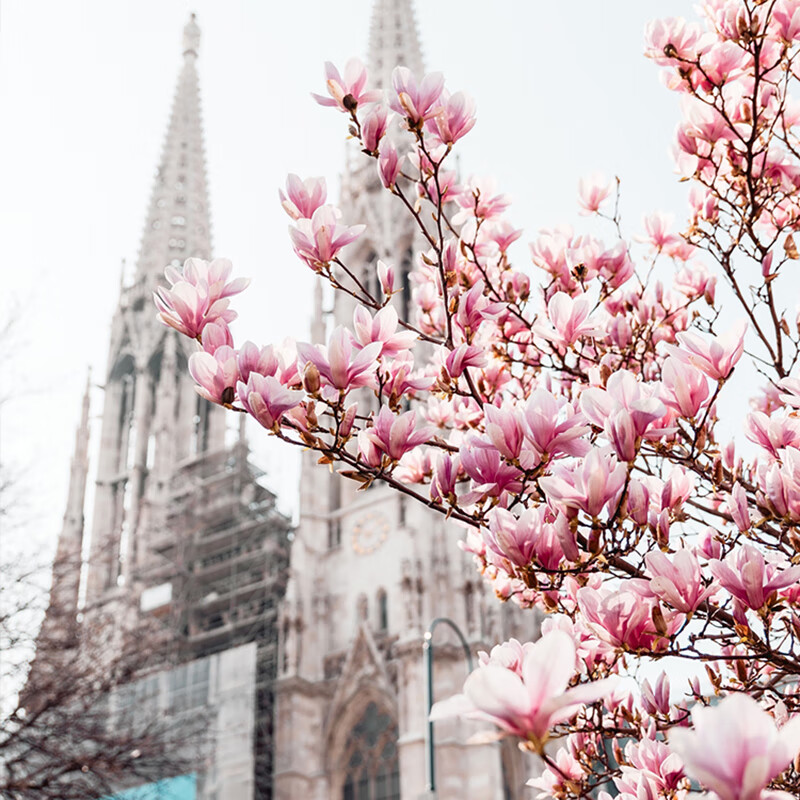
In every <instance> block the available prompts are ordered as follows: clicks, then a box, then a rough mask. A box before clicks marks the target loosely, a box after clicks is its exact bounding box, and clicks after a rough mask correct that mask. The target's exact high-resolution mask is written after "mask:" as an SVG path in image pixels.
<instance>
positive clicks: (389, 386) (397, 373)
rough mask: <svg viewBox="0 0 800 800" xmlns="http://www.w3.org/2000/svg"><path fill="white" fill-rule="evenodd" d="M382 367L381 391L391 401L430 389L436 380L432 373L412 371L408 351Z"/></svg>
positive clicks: (411, 360) (411, 358)
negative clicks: (425, 373)
mask: <svg viewBox="0 0 800 800" xmlns="http://www.w3.org/2000/svg"><path fill="white" fill-rule="evenodd" d="M383 367H384V369H382V371H381V382H382V392H383V394H384V395H385V396H386V397H388V398H392V399H393V401H396V400H397V399H398V398H401V397H405V398H406V399H410V398H412V397H415V396H416V395H417V393H418V392H422V391H427V390H428V389H430V388H431V386H432V385H433V383H434V382H435V380H436V379H435V378H434V377H433V376H432V375H424V374H421V373H420V372H416V373H415V372H414V359H413V357H412V356H411V354H410V353H404V354H402V355H401V356H399V357H398V358H395V359H394V360H392V361H391V362H390V363H389V364H388V365H386V364H384V365H383Z"/></svg>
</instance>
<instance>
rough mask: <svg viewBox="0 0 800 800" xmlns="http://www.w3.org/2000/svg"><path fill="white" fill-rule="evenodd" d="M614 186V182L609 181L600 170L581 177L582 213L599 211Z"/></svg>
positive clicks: (579, 195) (579, 196)
mask: <svg viewBox="0 0 800 800" xmlns="http://www.w3.org/2000/svg"><path fill="white" fill-rule="evenodd" d="M612 186H613V183H610V182H609V181H607V180H606V179H605V176H603V175H601V174H600V173H599V172H595V173H593V174H592V175H590V176H589V177H588V178H581V179H580V180H579V181H578V205H579V206H580V207H581V210H580V213H581V214H582V215H584V216H586V215H587V214H595V213H597V212H598V211H599V210H600V206H601V205H602V204H603V201H604V200H605V199H606V198H607V197H608V196H609V195H610V194H611V188H612Z"/></svg>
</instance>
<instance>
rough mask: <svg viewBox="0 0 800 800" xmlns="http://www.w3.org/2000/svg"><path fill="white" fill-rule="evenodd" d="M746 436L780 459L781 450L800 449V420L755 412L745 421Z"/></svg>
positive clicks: (783, 415) (781, 415) (784, 415)
mask: <svg viewBox="0 0 800 800" xmlns="http://www.w3.org/2000/svg"><path fill="white" fill-rule="evenodd" d="M745 436H747V438H748V439H749V440H750V441H751V442H755V443H756V444H757V445H760V446H761V447H763V448H764V449H765V450H766V451H767V452H769V453H770V455H771V456H772V457H773V458H778V451H779V450H783V449H785V448H787V447H794V448H797V447H800V420H798V419H797V418H796V417H790V416H787V415H786V414H772V415H771V416H767V415H766V414H764V413H762V412H761V411H754V412H752V413H751V414H748V416H747V419H746V420H745Z"/></svg>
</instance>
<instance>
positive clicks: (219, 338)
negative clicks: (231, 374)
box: [200, 319, 233, 355]
mask: <svg viewBox="0 0 800 800" xmlns="http://www.w3.org/2000/svg"><path fill="white" fill-rule="evenodd" d="M200 344H201V345H202V346H203V350H205V351H206V353H211V355H214V352H215V351H216V349H217V348H218V347H222V346H223V345H227V346H228V347H233V335H232V334H231V329H230V328H229V327H228V323H227V322H224V321H223V320H221V319H219V320H217V321H216V322H208V323H206V325H205V326H204V327H203V332H202V333H201V334H200Z"/></svg>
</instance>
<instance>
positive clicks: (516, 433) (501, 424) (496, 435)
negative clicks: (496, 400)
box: [483, 404, 525, 461]
mask: <svg viewBox="0 0 800 800" xmlns="http://www.w3.org/2000/svg"><path fill="white" fill-rule="evenodd" d="M483 413H484V415H485V428H486V438H487V439H488V440H489V441H488V442H487V444H490V446H492V447H494V448H496V449H497V450H498V451H499V452H500V454H501V455H502V456H503V457H504V458H507V459H508V460H509V461H514V460H515V459H517V458H519V456H520V452H521V450H522V446H523V444H524V441H525V432H524V429H523V424H522V420H521V419H520V416H521V415H520V414H519V412H518V411H517V409H516V408H515V407H514V406H512V405H510V404H509V405H506V406H504V407H502V408H497V406H492V405H488V404H486V405H484V407H483Z"/></svg>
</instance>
